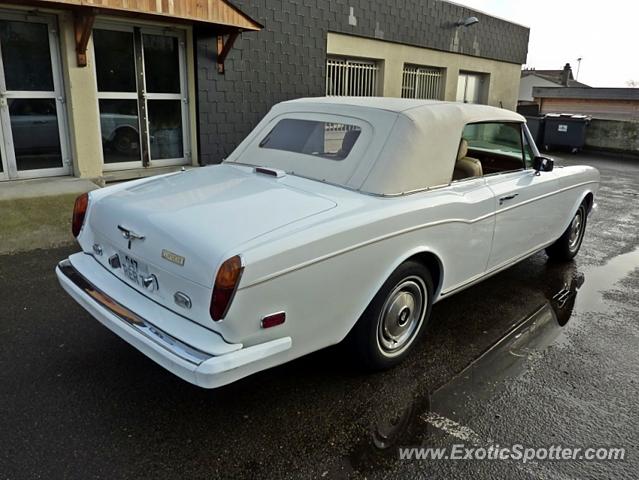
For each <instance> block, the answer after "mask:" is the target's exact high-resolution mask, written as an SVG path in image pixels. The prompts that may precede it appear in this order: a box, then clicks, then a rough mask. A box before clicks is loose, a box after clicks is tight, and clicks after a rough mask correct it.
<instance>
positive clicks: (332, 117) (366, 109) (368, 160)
mask: <svg viewBox="0 0 639 480" xmlns="http://www.w3.org/2000/svg"><path fill="white" fill-rule="evenodd" d="M282 118H300V119H309V120H312V119H317V120H324V121H328V122H340V121H341V122H344V123H354V124H357V125H358V126H360V127H361V128H362V133H361V135H360V138H359V139H358V141H357V142H356V144H355V146H354V147H353V150H352V151H351V153H350V154H349V155H348V157H346V158H345V159H344V160H342V161H332V160H327V159H323V158H316V157H311V156H308V155H303V154H294V153H291V152H284V151H279V150H268V149H262V148H259V143H260V141H261V140H262V139H263V138H264V136H266V135H267V134H268V133H269V132H270V131H271V129H272V128H273V127H274V126H275V124H277V122H279V121H280V120H281V119H282ZM478 122H519V123H523V122H525V119H524V117H522V116H521V115H519V114H517V113H515V112H512V111H509V110H504V109H501V108H495V107H489V106H487V105H474V104H464V103H454V102H442V101H436V100H414V99H403V98H380V97H319V98H301V99H297V100H290V101H287V102H282V103H279V104H277V105H275V106H274V107H273V108H272V109H271V111H270V112H269V113H268V114H267V115H266V116H265V117H264V119H263V120H262V121H261V122H260V124H259V125H258V126H257V127H256V128H255V129H254V130H253V132H252V133H251V134H250V135H249V136H248V137H247V138H246V139H245V140H244V141H243V142H242V143H241V144H240V145H239V146H238V148H237V149H236V150H235V151H234V152H233V153H232V154H231V155H230V156H229V158H228V159H227V160H226V161H227V162H238V163H244V164H250V165H259V166H268V167H272V168H278V169H282V170H285V171H288V172H291V173H295V174H298V175H301V176H305V177H310V178H314V179H317V180H322V181H326V182H330V183H335V184H338V185H343V186H346V187H348V188H352V189H355V190H361V191H363V192H368V193H374V194H379V195H395V194H401V193H404V192H410V191H413V190H419V189H423V188H428V187H434V186H439V185H446V184H448V183H449V182H450V181H451V178H452V174H453V169H454V165H455V161H456V159H457V150H458V148H459V142H460V140H461V136H462V131H463V129H464V126H466V125H467V124H469V123H478Z"/></svg>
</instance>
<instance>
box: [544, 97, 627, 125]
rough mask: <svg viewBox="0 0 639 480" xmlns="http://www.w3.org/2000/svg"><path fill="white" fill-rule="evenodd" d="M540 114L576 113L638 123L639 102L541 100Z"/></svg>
mask: <svg viewBox="0 0 639 480" xmlns="http://www.w3.org/2000/svg"><path fill="white" fill-rule="evenodd" d="M538 100H539V103H540V111H541V113H578V114H582V115H590V116H592V117H593V118H599V119H607V120H635V121H639V101H637V100H598V99H579V98H541V99H538Z"/></svg>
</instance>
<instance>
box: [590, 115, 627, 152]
mask: <svg viewBox="0 0 639 480" xmlns="http://www.w3.org/2000/svg"><path fill="white" fill-rule="evenodd" d="M586 147H587V148H591V149H594V150H606V151H611V152H619V153H631V154H633V155H639V122H636V121H618V120H599V119H593V120H592V121H591V122H590V126H589V127H588V129H587V130H586Z"/></svg>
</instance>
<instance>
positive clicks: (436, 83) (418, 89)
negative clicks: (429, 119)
mask: <svg viewBox="0 0 639 480" xmlns="http://www.w3.org/2000/svg"><path fill="white" fill-rule="evenodd" d="M443 78H444V73H443V71H442V69H441V68H434V67H418V66H414V65H404V75H403V79H402V98H429V99H434V100H441V97H442V90H443V89H442V84H443Z"/></svg>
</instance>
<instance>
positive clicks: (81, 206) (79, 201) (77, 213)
mask: <svg viewBox="0 0 639 480" xmlns="http://www.w3.org/2000/svg"><path fill="white" fill-rule="evenodd" d="M88 206H89V194H88V193H83V194H82V195H80V196H79V197H78V198H76V199H75V205H74V206H73V221H72V222H71V231H72V232H73V236H74V237H76V238H77V236H78V235H80V230H82V225H83V224H84V216H85V215H86V213H87V208H88Z"/></svg>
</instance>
